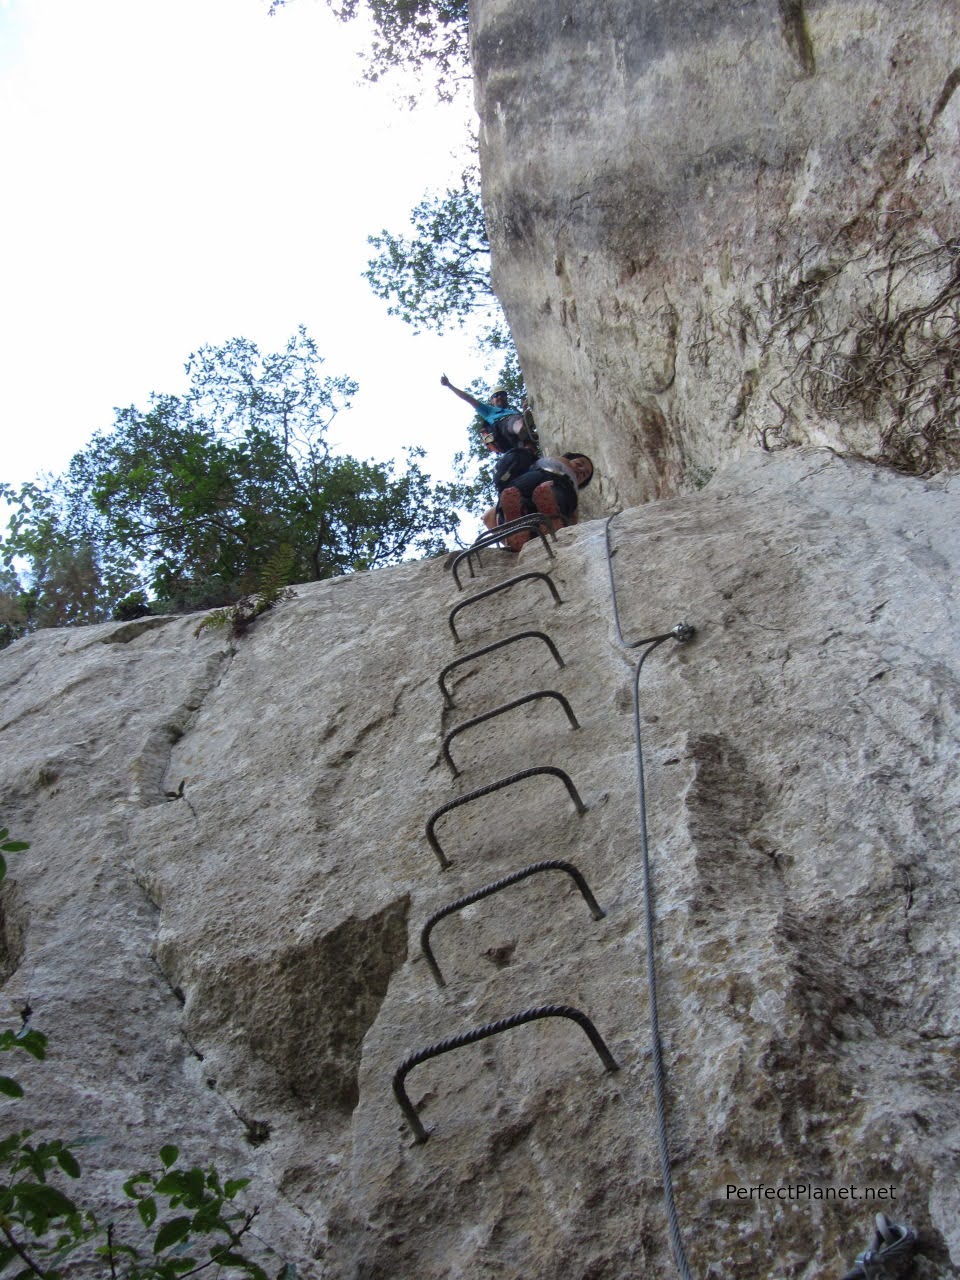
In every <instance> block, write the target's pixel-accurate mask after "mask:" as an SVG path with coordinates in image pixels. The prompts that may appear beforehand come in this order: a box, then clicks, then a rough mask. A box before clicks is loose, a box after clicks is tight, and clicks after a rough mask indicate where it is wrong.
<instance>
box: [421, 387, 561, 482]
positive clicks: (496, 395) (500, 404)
mask: <svg viewBox="0 0 960 1280" xmlns="http://www.w3.org/2000/svg"><path fill="white" fill-rule="evenodd" d="M440 385H441V386H443V387H449V388H450V390H451V391H452V392H453V394H454V395H455V396H459V397H460V399H461V400H465V401H466V403H467V404H468V405H470V407H471V408H472V409H473V410H474V412H475V413H476V414H477V415H478V416H479V417H480V418H481V420H482V422H483V426H482V427H481V428H480V435H481V438H482V440H483V443H484V444H485V445H486V446H487V448H488V449H489V450H490V451H491V452H492V453H496V454H498V455H499V456H498V458H497V464H496V467H495V468H494V474H493V479H494V483H495V484H496V486H497V492H498V493H499V492H500V491H501V490H503V489H504V488H505V486H506V485H508V484H511V483H512V482H513V480H514V479H515V478H516V477H517V476H520V475H522V474H523V473H524V472H525V471H528V470H529V469H530V467H531V466H532V465H533V463H534V462H535V460H536V458H537V456H538V454H539V452H540V445H539V442H538V440H537V432H536V428H535V427H534V424H533V414H532V413H531V412H530V410H529V409H528V408H526V405H525V406H524V408H523V409H522V410H521V409H513V408H511V407H510V404H509V403H508V400H509V397H508V395H507V391H506V388H505V387H494V388H493V390H492V391H491V392H490V399H489V400H479V399H477V397H476V396H473V395H471V394H470V392H469V391H462V390H461V389H460V388H459V387H455V386H454V385H453V383H452V382H451V381H450V379H449V378H448V377H447V375H446V374H443V375H442V376H441V378H440Z"/></svg>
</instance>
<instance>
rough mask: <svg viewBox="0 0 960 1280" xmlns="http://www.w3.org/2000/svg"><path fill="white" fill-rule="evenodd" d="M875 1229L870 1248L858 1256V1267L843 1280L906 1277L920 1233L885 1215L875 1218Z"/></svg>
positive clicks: (894, 1279)
mask: <svg viewBox="0 0 960 1280" xmlns="http://www.w3.org/2000/svg"><path fill="white" fill-rule="evenodd" d="M874 1225H875V1227H876V1230H875V1231H874V1233H873V1242H872V1244H871V1245H870V1247H869V1249H864V1251H863V1253H858V1254H857V1258H856V1265H855V1266H854V1267H853V1269H852V1270H851V1271H848V1272H847V1273H846V1275H845V1276H844V1277H843V1280H898V1278H899V1277H900V1276H902V1275H905V1274H906V1272H907V1270H908V1269H909V1267H910V1265H911V1263H912V1262H913V1255H914V1254H915V1253H916V1251H917V1233H916V1232H915V1231H913V1230H911V1228H910V1227H903V1226H901V1225H900V1224H899V1223H898V1222H891V1221H890V1219H889V1218H888V1217H887V1215H886V1214H885V1213H878V1214H877V1216H876V1218H875V1219H874Z"/></svg>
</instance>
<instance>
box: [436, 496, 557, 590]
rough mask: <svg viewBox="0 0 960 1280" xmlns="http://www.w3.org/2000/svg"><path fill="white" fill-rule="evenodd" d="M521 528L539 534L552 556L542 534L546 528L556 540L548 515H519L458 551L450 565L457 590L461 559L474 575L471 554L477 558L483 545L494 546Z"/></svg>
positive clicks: (473, 575) (472, 575) (459, 583)
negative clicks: (516, 518)
mask: <svg viewBox="0 0 960 1280" xmlns="http://www.w3.org/2000/svg"><path fill="white" fill-rule="evenodd" d="M521 529H531V530H532V531H533V532H534V533H536V534H537V535H538V536H539V538H540V541H541V542H542V543H543V545H544V549H545V550H546V553H547V555H548V556H551V557H553V554H554V552H553V548H552V547H551V546H550V544H549V542H547V539H546V537H545V536H544V529H546V531H547V533H549V535H550V537H551V538H552V539H553V541H554V542H556V540H557V534H556V530H555V529H554V527H553V522H552V520H550V519H549V517H548V516H545V515H543V514H542V512H539V511H535V512H533V513H532V514H531V515H528V516H521V517H520V518H519V519H518V520H511V521H509V522H508V523H507V524H500V525H497V527H496V529H491V530H490V532H489V533H483V534H481V535H480V537H479V538H477V540H476V542H475V543H474V544H473V546H472V547H467V549H466V550H465V551H461V552H460V554H459V555H458V556H457V558H456V559H455V560H454V562H453V564H452V565H451V571H452V573H453V580H454V582H455V583H456V584H457V590H458V591H462V590H463V584H462V583H461V582H460V577H459V574H458V573H457V569H458V568H459V567H460V563H461V561H463V560H466V562H467V568H468V569H469V570H470V577H471V578H473V577H475V576H476V575H475V574H474V572H473V561H472V560H471V556H474V555H476V556H477V557H478V558H479V553H480V552H481V551H482V550H483V549H484V548H485V547H492V546H495V545H496V544H497V543H498V542H502V541H503V539H504V538H505V537H507V536H508V534H511V533H518V532H519V531H520V530H521Z"/></svg>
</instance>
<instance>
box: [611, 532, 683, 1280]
mask: <svg viewBox="0 0 960 1280" xmlns="http://www.w3.org/2000/svg"><path fill="white" fill-rule="evenodd" d="M615 519H616V516H615V515H613V516H611V517H610V518H609V520H608V521H607V523H606V527H605V535H606V548H607V568H608V569H609V572H610V593H611V597H612V600H613V616H614V622H615V623H616V627H617V636H618V637H619V640H620V643H621V644H622V645H623V646H624V647H625V648H627V649H636V648H638V647H639V646H640V645H642V644H646V645H647V646H648V648H646V649H644V651H643V653H642V654H641V655H640V660H639V662H638V663H637V666H636V669H635V671H634V680H633V732H634V742H635V744H636V765H637V807H638V825H639V830H640V854H641V862H642V867H643V896H644V925H645V932H646V946H647V990H648V999H649V1004H650V1035H651V1046H650V1048H651V1055H652V1060H653V1096H654V1104H655V1106H656V1109H657V1146H658V1148H659V1153H660V1171H661V1177H662V1180H663V1206H664V1211H665V1212H666V1215H667V1227H668V1230H669V1234H670V1245H671V1248H672V1249H673V1260H674V1262H675V1264H676V1267H677V1271H678V1272H679V1273H680V1275H681V1276H682V1278H683V1280H692V1273H691V1271H690V1265H689V1263H688V1262H687V1255H686V1252H685V1251H684V1247H683V1238H682V1236H681V1234H680V1219H679V1217H678V1215H677V1206H676V1202H675V1200H674V1196H673V1176H672V1174H671V1171H670V1144H669V1138H668V1133H667V1103H666V1071H665V1069H664V1065H663V1049H662V1046H661V1044H660V1018H659V1013H658V1008H657V969H656V957H655V954H654V915H653V877H652V875H651V871H650V849H649V844H648V841H647V800H646V787H645V785H644V776H643V742H642V737H641V732H640V672H641V670H642V669H643V664H644V662H645V661H646V660H647V658H648V657H649V655H650V654H651V653H653V651H654V649H656V648H658V647H659V646H660V645H661V644H663V643H664V641H666V640H670V639H674V640H680V641H686V640H689V639H691V637H692V636H693V634H694V629H693V627H691V626H689V625H688V624H687V623H679V624H678V625H677V626H676V627H674V628H673V630H672V631H668V632H666V633H665V634H664V635H658V636H647V637H645V638H644V639H641V640H634V641H632V642H628V641H627V640H626V639H625V638H624V634H623V630H622V629H621V626H620V610H619V607H618V604H617V586H616V581H615V579H614V574H613V555H614V552H613V550H612V548H611V545H610V526H611V524H612V523H613V521H614V520H615Z"/></svg>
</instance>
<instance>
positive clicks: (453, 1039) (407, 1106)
mask: <svg viewBox="0 0 960 1280" xmlns="http://www.w3.org/2000/svg"><path fill="white" fill-rule="evenodd" d="M539 1018H569V1019H570V1020H571V1021H573V1022H575V1023H576V1024H577V1025H578V1026H579V1027H582V1028H583V1030H584V1031H585V1032H586V1034H587V1037H588V1038H589V1040H590V1043H591V1044H592V1045H593V1047H594V1049H596V1051H597V1055H598V1057H599V1058H600V1061H601V1062H602V1063H603V1065H604V1067H606V1069H607V1071H619V1070H620V1067H619V1064H618V1063H617V1061H616V1059H615V1058H614V1056H613V1054H612V1053H611V1052H610V1050H609V1049H608V1048H607V1045H606V1042H605V1041H604V1039H603V1036H601V1034H600V1032H599V1031H598V1030H597V1028H596V1027H595V1026H594V1025H593V1023H592V1022H591V1021H590V1019H589V1018H588V1017H587V1015H586V1014H585V1013H583V1012H581V1010H580V1009H574V1008H572V1007H571V1006H570V1005H568V1004H545V1005H540V1006H539V1008H536V1009H525V1010H524V1011H523V1012H522V1013H514V1014H512V1015H511V1016H510V1017H509V1018H500V1019H499V1021H497V1022H490V1023H487V1024H486V1025H485V1026H482V1027H475V1028H474V1030H473V1031H465V1032H464V1033H463V1034H462V1035H459V1036H450V1037H449V1039H447V1040H441V1041H440V1042H439V1043H438V1044H432V1045H430V1046H429V1047H428V1048H426V1049H420V1050H419V1051H418V1052H417V1053H412V1054H411V1055H410V1057H409V1058H405V1059H404V1061H403V1062H401V1063H400V1066H399V1067H397V1069H396V1071H395V1072H394V1076H393V1095H394V1097H395V1098H396V1100H397V1102H398V1103H399V1104H400V1109H401V1110H402V1112H403V1114H404V1116H405V1117H406V1120H407V1124H409V1126H410V1128H411V1129H412V1130H413V1135H414V1137H415V1139H416V1140H417V1142H426V1140H427V1138H428V1137H429V1134H428V1133H427V1131H426V1129H425V1128H424V1127H423V1124H422V1123H421V1120H420V1117H419V1116H418V1115H417V1112H416V1109H415V1107H414V1106H413V1104H412V1103H411V1101H410V1099H409V1097H408V1096H407V1092H406V1089H404V1087H403V1085H404V1080H405V1079H406V1078H407V1076H408V1075H409V1073H410V1072H411V1071H412V1070H413V1068H414V1067H416V1066H418V1065H419V1064H420V1063H421V1062H426V1061H427V1059H428V1058H436V1057H437V1056H438V1055H439V1054H441V1053H449V1052H450V1050H451V1049H459V1048H461V1047H462V1046H463V1045H465V1044H476V1042H477V1041H478V1040H485V1039H486V1038H487V1036H495V1035H499V1034H500V1032H501V1031H510V1030H511V1029H512V1028H513V1027H519V1026H522V1025H523V1023H525V1022H535V1021H537V1020H538V1019H539Z"/></svg>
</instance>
